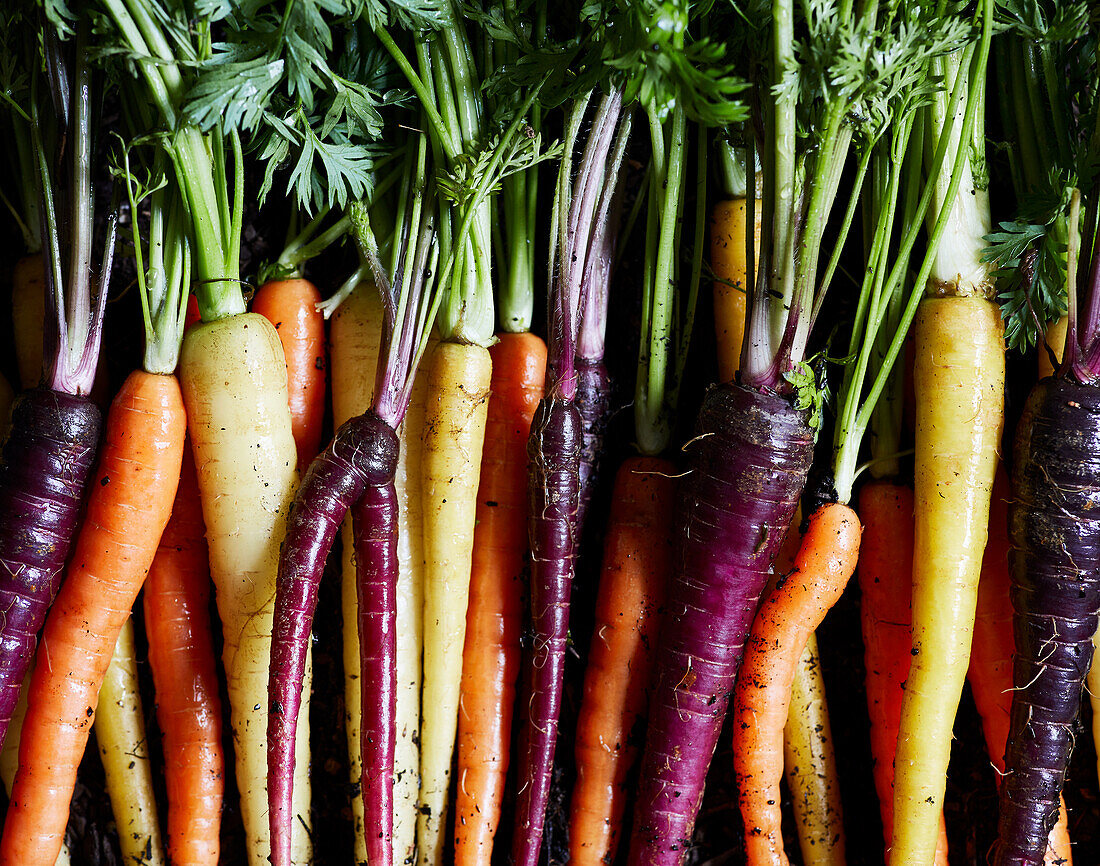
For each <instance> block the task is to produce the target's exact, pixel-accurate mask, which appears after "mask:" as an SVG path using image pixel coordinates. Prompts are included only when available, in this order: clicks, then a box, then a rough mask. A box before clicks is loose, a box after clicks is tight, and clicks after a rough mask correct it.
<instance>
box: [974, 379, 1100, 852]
mask: <svg viewBox="0 0 1100 866" xmlns="http://www.w3.org/2000/svg"><path fill="white" fill-rule="evenodd" d="M1098 450H1100V389H1097V388H1096V387H1095V386H1094V385H1091V384H1081V383H1079V382H1077V381H1075V380H1074V379H1072V378H1064V379H1063V378H1048V379H1043V380H1042V381H1041V382H1039V384H1038V385H1036V386H1035V388H1033V389H1032V392H1031V394H1030V396H1029V397H1028V400H1027V403H1026V404H1025V406H1024V412H1023V415H1022V417H1021V418H1020V424H1019V426H1018V427H1017V430H1016V440H1015V443H1014V447H1013V466H1012V469H1013V471H1012V502H1011V504H1010V506H1009V510H1008V519H1009V533H1010V537H1011V539H1012V546H1011V548H1010V553H1009V567H1010V569H1011V575H1012V591H1011V597H1012V605H1013V609H1014V610H1015V616H1014V618H1013V631H1014V634H1015V642H1016V655H1015V657H1014V671H1013V682H1014V684H1015V690H1014V692H1013V695H1012V710H1011V717H1010V729H1009V735H1008V747H1007V749H1006V752H1005V776H1004V778H1003V779H1002V780H1001V786H1000V803H1001V812H1000V822H999V826H998V837H999V838H998V844H997V849H996V853H995V859H994V863H995V864H996V866H1017V864H1039V863H1042V862H1043V857H1044V854H1045V852H1046V850H1047V840H1048V837H1049V835H1050V831H1051V830H1052V829H1053V828H1054V826H1055V824H1056V823H1057V821H1058V815H1059V794H1060V793H1061V790H1062V785H1063V783H1064V780H1065V772H1066V765H1067V764H1068V762H1069V758H1070V755H1071V753H1072V751H1073V744H1074V723H1075V720H1076V718H1077V715H1078V713H1079V712H1080V704H1081V696H1082V690H1083V688H1084V679H1085V674H1086V673H1087V671H1088V668H1089V664H1090V662H1091V659H1092V636H1093V634H1094V633H1095V632H1096V626H1097V611H1098V610H1100V581H1097V579H1096V575H1097V574H1098V573H1100V546H1098V544H1097V541H1096V539H1097V538H1098V537H1100V518H1097V516H1096V515H1097V511H1098V510H1100V472H1098V471H1097V465H1096V456H1095V455H1096V454H1097V453H1098Z"/></svg>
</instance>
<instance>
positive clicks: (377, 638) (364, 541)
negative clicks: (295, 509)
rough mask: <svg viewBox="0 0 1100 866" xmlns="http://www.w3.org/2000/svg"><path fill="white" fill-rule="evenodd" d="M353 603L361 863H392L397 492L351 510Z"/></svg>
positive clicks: (383, 490)
mask: <svg viewBox="0 0 1100 866" xmlns="http://www.w3.org/2000/svg"><path fill="white" fill-rule="evenodd" d="M352 514H353V516H354V520H355V573H356V585H357V590H358V600H359V647H360V655H361V667H360V671H359V673H360V677H361V682H362V684H363V687H362V690H361V691H362V706H361V710H362V720H363V721H362V727H361V731H360V738H361V739H360V743H361V748H362V754H363V771H362V777H361V781H360V786H361V788H362V790H363V824H364V826H365V827H367V828H368V832H367V834H366V845H367V862H368V863H382V864H392V863H393V753H394V745H395V743H396V741H397V731H396V725H395V724H394V720H395V719H396V717H397V638H396V634H397V490H396V489H395V487H394V485H393V483H392V481H391V482H390V483H389V484H386V485H379V486H377V487H370V488H368V489H367V492H366V494H365V495H364V496H363V498H362V499H360V500H359V502H358V503H357V504H356V505H355V507H354V508H353V509H352Z"/></svg>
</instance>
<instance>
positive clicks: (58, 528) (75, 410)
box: [0, 387, 102, 743]
mask: <svg viewBox="0 0 1100 866" xmlns="http://www.w3.org/2000/svg"><path fill="white" fill-rule="evenodd" d="M11 423H12V426H11V433H10V434H9V436H8V438H7V440H6V441H5V442H4V448H3V451H2V452H0V610H3V611H4V617H3V621H2V625H0V743H2V742H3V740H4V735H5V734H6V733H7V730H8V722H9V721H10V720H11V714H12V711H13V710H14V709H15V704H16V701H17V700H18V698H19V689H20V687H21V686H22V685H23V677H24V676H26V673H27V669H28V666H29V665H30V662H31V659H32V658H33V657H34V649H35V643H36V641H37V636H38V631H39V629H40V628H41V627H42V623H43V622H44V621H45V618H46V611H47V610H48V609H49V606H50V604H51V603H52V602H53V599H54V596H55V595H57V590H58V589H59V588H60V586H61V577H62V575H63V574H64V569H65V560H66V559H67V558H68V555H69V547H70V544H71V543H72V539H73V535H74V533H75V532H76V525H77V518H78V516H79V513H80V504H81V500H82V499H83V496H84V487H85V484H86V482H87V480H88V475H89V473H90V472H91V468H92V464H93V462H94V461H95V455H96V447H97V446H98V444H99V432H100V428H101V426H102V415H101V413H100V411H99V409H98V408H97V407H96V405H95V404H94V403H92V401H91V400H89V399H88V398H87V397H75V396H72V395H71V394H65V393H62V392H59V391H54V390H52V389H50V388H44V387H43V388H35V389H33V390H31V391H27V392H26V393H24V394H23V395H22V396H21V397H20V398H19V399H18V400H17V401H16V403H15V405H14V407H12V418H11Z"/></svg>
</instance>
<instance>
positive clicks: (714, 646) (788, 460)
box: [630, 383, 814, 866]
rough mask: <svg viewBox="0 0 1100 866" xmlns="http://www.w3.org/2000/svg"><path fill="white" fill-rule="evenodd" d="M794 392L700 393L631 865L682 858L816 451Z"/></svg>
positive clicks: (664, 864)
mask: <svg viewBox="0 0 1100 866" xmlns="http://www.w3.org/2000/svg"><path fill="white" fill-rule="evenodd" d="M813 443H814V436H813V431H812V430H811V429H810V427H809V426H808V424H807V420H806V416H805V413H803V412H800V411H797V410H795V409H794V408H793V407H792V405H791V403H790V401H789V400H788V399H786V398H784V397H781V396H777V395H775V394H773V393H769V392H761V391H756V390H752V389H750V388H746V387H743V386H741V385H738V384H734V383H726V384H723V385H716V386H714V387H712V388H711V389H710V391H708V392H707V395H706V398H705V399H704V402H703V407H702V409H701V411H700V415H699V432H698V435H697V436H696V437H695V438H694V439H692V440H691V442H690V443H688V445H687V446H685V450H686V451H687V453H688V458H689V466H688V472H687V473H686V475H685V478H684V480H683V481H682V482H681V488H680V504H679V507H678V509H677V527H676V537H677V544H678V547H679V555H678V556H677V557H676V560H675V561H676V563H677V565H676V573H675V576H674V578H673V583H672V585H671V586H670V587H669V607H668V611H667V617H668V618H667V620H666V622H665V626H664V630H663V631H662V633H661V638H660V644H659V648H658V651H657V671H656V681H655V686H654V693H653V698H652V701H651V705H650V714H649V730H648V733H647V736H646V749H645V757H644V758H643V763H642V774H641V781H640V785H639V792H638V799H637V804H636V806H635V819H634V830H633V835H632V839H631V846H630V863H632V864H639V866H641V864H644V866H678V864H679V863H681V862H682V861H683V859H684V855H685V854H686V852H687V849H688V848H689V847H690V845H691V834H692V828H693V826H694V824H695V817H696V815H697V814H698V812H699V805H700V803H701V801H702V795H703V783H704V780H705V778H706V773H707V768H708V767H709V765H710V760H711V757H712V756H713V754H714V747H715V745H716V743H717V742H718V735H719V733H720V731H721V728H722V722H723V720H724V719H725V716H726V708H727V705H728V704H729V697H730V692H731V691H732V690H733V684H734V681H735V679H736V676H737V669H738V667H739V666H740V663H741V654H742V649H743V646H744V642H745V637H746V635H747V634H748V631H749V627H750V625H751V624H752V619H753V615H754V614H755V613H756V607H757V603H758V601H759V598H760V593H761V591H762V590H763V588H764V585H765V584H766V583H767V580H768V571H769V570H770V568H771V564H772V560H773V559H774V558H775V555H776V553H777V552H778V550H779V546H780V544H781V543H782V541H783V537H784V535H785V534H786V531H787V526H788V524H789V523H790V520H791V515H792V514H793V513H794V509H795V506H796V504H797V502H798V497H799V494H800V493H801V492H802V488H803V486H804V484H805V482H806V473H807V472H808V470H809V467H810V462H811V458H812V454H813Z"/></svg>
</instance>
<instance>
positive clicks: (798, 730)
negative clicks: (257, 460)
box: [783, 634, 845, 866]
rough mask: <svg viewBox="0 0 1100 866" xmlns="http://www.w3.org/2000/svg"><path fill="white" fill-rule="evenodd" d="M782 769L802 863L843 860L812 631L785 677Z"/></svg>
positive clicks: (814, 865)
mask: <svg viewBox="0 0 1100 866" xmlns="http://www.w3.org/2000/svg"><path fill="white" fill-rule="evenodd" d="M783 773H784V776H785V778H786V780H787V788H788V789H789V790H790V792H791V803H792V807H793V809H794V820H795V825H796V828H797V831H798V845H799V850H801V852H802V861H803V863H805V864H806V866H835V864H838V863H840V864H843V863H844V862H845V860H844V851H845V843H844V833H843V829H844V814H843V811H842V810H841V805H840V788H839V785H838V782H839V774H838V773H837V768H836V754H835V752H834V751H833V731H832V725H831V724H830V722H829V707H828V704H827V703H826V700H825V681H824V679H823V678H822V676H821V654H820V653H819V652H818V649H817V635H816V634H811V635H810V638H809V640H808V641H807V642H806V646H805V647H804V648H803V650H802V653H801V655H799V657H798V663H797V664H796V665H795V670H794V678H793V680H792V681H791V702H790V707H789V708H788V710H787V722H786V725H784V727H783Z"/></svg>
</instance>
